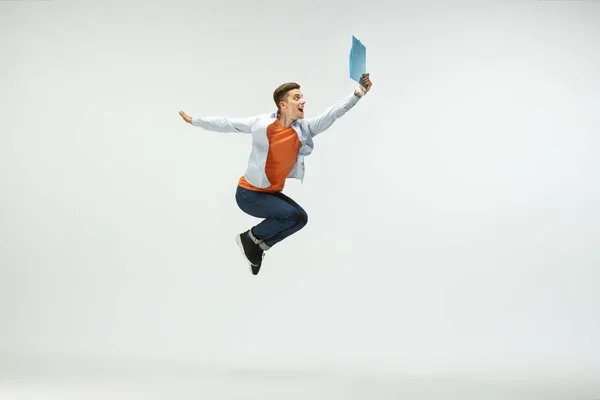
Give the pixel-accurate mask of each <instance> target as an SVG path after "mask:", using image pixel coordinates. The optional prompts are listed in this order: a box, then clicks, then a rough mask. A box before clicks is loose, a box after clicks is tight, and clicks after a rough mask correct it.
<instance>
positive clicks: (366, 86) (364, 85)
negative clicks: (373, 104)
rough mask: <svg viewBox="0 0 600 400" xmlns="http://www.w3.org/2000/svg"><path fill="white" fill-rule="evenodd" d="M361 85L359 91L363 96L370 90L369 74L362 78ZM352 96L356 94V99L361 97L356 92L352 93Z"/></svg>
mask: <svg viewBox="0 0 600 400" xmlns="http://www.w3.org/2000/svg"><path fill="white" fill-rule="evenodd" d="M361 81H362V85H360V90H362V91H363V92H364V94H367V93H369V90H371V86H372V85H373V83H371V79H370V78H369V73H368V72H367V73H365V74H364V75H363V76H362V79H361ZM354 94H356V96H358V97H362V96H363V95H362V94H361V93H360V92H359V91H358V90H356V91H354Z"/></svg>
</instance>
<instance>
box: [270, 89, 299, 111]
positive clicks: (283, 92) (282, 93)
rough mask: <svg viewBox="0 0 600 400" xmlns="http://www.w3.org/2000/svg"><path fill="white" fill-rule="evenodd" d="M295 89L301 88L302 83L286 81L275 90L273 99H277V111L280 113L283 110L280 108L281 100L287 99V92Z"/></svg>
mask: <svg viewBox="0 0 600 400" xmlns="http://www.w3.org/2000/svg"><path fill="white" fill-rule="evenodd" d="M294 89H300V85H299V84H297V83H296V82H287V83H284V84H282V85H280V86H279V87H278V88H277V89H275V91H274V92H273V100H274V101H275V105H276V106H277V113H278V114H279V112H280V111H281V109H280V108H279V102H280V101H282V100H285V98H286V96H287V93H288V92H289V91H290V90H294Z"/></svg>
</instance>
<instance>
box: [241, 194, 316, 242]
mask: <svg viewBox="0 0 600 400" xmlns="http://www.w3.org/2000/svg"><path fill="white" fill-rule="evenodd" d="M235 201H236V202H237V205H238V206H239V207H240V209H241V210H242V211H244V212H245V213H246V214H248V215H251V216H253V217H257V218H265V219H264V220H263V221H262V222H261V223H259V224H258V225H256V226H254V227H253V228H252V234H253V235H254V236H255V237H256V239H258V240H262V241H263V243H262V245H261V247H262V248H263V250H268V249H269V248H270V247H272V246H273V245H275V244H276V243H278V242H281V241H282V240H283V239H285V238H286V237H288V236H290V235H292V234H294V233H296V232H298V231H299V230H300V229H302V228H304V226H305V225H306V224H307V223H308V215H307V214H306V211H304V209H303V208H302V207H300V206H299V205H298V203H296V202H295V201H294V200H292V199H290V198H289V197H288V196H286V195H285V194H283V193H281V192H277V193H266V192H257V191H254V190H248V189H245V188H243V187H241V186H238V187H237V190H236V193H235ZM264 245H266V246H264Z"/></svg>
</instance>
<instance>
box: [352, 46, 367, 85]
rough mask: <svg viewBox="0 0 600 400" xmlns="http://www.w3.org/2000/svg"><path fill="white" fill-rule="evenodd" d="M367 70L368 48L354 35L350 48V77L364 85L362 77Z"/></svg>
mask: <svg viewBox="0 0 600 400" xmlns="http://www.w3.org/2000/svg"><path fill="white" fill-rule="evenodd" d="M366 72H367V48H366V47H365V46H364V45H363V44H362V43H361V42H360V40H358V39H357V38H356V37H354V35H353V36H352V48H351V49H350V78H352V79H354V80H355V81H356V82H358V83H359V84H361V85H362V82H361V78H362V76H363V75H364V74H365V73H366Z"/></svg>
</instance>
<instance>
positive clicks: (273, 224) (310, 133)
mask: <svg viewBox="0 0 600 400" xmlns="http://www.w3.org/2000/svg"><path fill="white" fill-rule="evenodd" d="M371 86H372V83H371V80H370V78H369V74H368V73H366V74H364V75H363V77H362V85H359V87H358V88H357V89H356V90H354V92H352V93H350V94H348V95H347V96H346V97H344V98H343V99H342V100H340V101H338V102H337V103H336V104H334V105H332V106H331V107H329V108H328V109H327V110H325V112H323V113H321V114H319V115H317V116H316V117H313V118H304V105H305V104H306V101H305V100H304V97H303V95H302V92H301V91H300V85H298V84H297V83H295V82H289V83H284V84H283V85H281V86H279V87H278V88H277V89H275V92H274V93H273V100H274V101H275V105H276V106H277V111H276V112H273V113H268V114H261V115H257V116H253V117H247V118H229V117H220V116H214V117H190V116H189V115H187V114H186V113H185V112H183V111H179V115H181V117H182V118H183V119H184V120H185V121H186V122H187V123H189V124H191V125H193V126H196V127H200V128H203V129H205V130H208V131H213V132H223V133H226V132H239V133H248V134H251V135H252V150H251V153H250V157H249V160H248V166H247V168H246V171H245V173H244V175H243V176H242V177H240V179H239V181H238V186H237V190H236V195H235V200H236V202H237V205H238V206H239V207H240V209H241V210H242V211H244V212H245V213H247V214H249V215H251V216H253V217H257V218H261V219H263V221H262V222H260V223H259V224H258V225H255V226H254V227H252V228H250V229H248V230H247V231H245V232H243V233H240V234H239V235H237V237H236V241H237V243H238V246H239V247H240V250H241V251H242V254H243V255H244V256H245V257H246V260H247V261H248V263H249V264H250V270H251V271H252V273H253V274H254V275H257V274H258V272H259V271H260V267H261V265H262V259H263V257H264V254H265V251H267V250H269V249H270V248H271V247H273V246H274V245H275V244H277V243H278V242H280V241H282V240H283V239H285V238H287V237H288V236H290V235H292V234H294V233H296V232H298V231H299V230H300V229H302V228H303V227H304V226H305V225H306V223H307V222H308V216H307V214H306V211H304V209H303V208H302V207H300V205H298V204H297V203H296V202H295V201H294V200H292V199H291V198H289V197H288V196H286V195H285V194H283V188H284V185H285V180H286V179H287V178H295V179H300V180H302V179H303V178H304V158H305V157H306V156H308V155H309V154H311V153H312V151H313V148H314V143H313V138H314V137H315V136H316V135H318V134H319V133H321V132H323V131H325V130H326V129H328V128H329V127H330V126H331V125H332V124H333V122H335V120H337V119H338V118H340V117H341V116H342V115H344V114H345V113H346V112H348V111H349V110H350V109H351V108H352V107H354V105H356V103H357V102H358V100H359V99H360V98H362V97H363V96H364V95H365V94H367V93H368V92H369V90H371Z"/></svg>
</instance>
